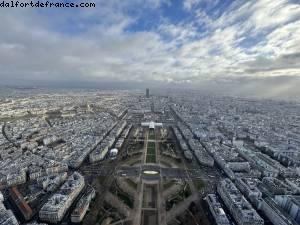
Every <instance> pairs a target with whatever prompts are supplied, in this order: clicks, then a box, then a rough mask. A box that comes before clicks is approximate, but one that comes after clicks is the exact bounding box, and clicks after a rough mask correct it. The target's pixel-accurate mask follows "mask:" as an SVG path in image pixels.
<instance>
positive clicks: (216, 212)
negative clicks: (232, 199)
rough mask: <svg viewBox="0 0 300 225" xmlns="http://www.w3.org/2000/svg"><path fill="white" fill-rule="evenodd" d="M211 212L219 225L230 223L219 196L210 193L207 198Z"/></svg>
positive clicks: (228, 224)
mask: <svg viewBox="0 0 300 225" xmlns="http://www.w3.org/2000/svg"><path fill="white" fill-rule="evenodd" d="M205 200H206V202H207V204H208V207H209V210H210V213H211V215H212V217H213V218H214V220H215V222H216V224H217V225H230V224H231V223H230V222H229V220H228V218H227V216H226V213H225V211H224V209H223V208H222V206H221V203H220V202H219V201H218V199H217V196H216V195H215V194H208V195H207V196H206V198H205Z"/></svg>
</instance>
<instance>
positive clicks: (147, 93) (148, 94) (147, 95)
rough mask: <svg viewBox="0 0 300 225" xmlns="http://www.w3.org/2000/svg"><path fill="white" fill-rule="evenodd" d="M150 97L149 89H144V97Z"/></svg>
mask: <svg viewBox="0 0 300 225" xmlns="http://www.w3.org/2000/svg"><path fill="white" fill-rule="evenodd" d="M149 97H150V91H149V88H147V89H146V98H149Z"/></svg>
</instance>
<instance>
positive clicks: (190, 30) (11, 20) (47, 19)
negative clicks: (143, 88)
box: [0, 0, 300, 85]
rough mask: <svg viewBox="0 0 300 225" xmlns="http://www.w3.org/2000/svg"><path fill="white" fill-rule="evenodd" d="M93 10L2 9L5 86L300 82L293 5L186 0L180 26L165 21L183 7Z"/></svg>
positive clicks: (154, 2) (0, 73)
mask: <svg viewBox="0 0 300 225" xmlns="http://www.w3.org/2000/svg"><path fill="white" fill-rule="evenodd" d="M228 2H229V1H228ZM96 4H97V8H95V9H78V10H77V9H47V10H46V9H45V10H36V9H0V21H1V23H0V31H1V33H0V79H1V80H2V81H3V82H8V81H9V82H11V83H14V82H15V81H20V82H21V81H22V82H24V81H26V82H27V83H28V82H29V83H30V82H32V83H34V82H37V81H43V82H51V81H56V82H59V81H62V82H63V81H64V82H68V81H72V82H79V83H80V82H82V81H99V82H101V81H103V80H105V81H112V82H117V81H118V82H119V81H124V82H125V81H126V82H167V83H176V84H191V82H192V83H197V84H199V83H201V82H206V81H209V80H211V81H214V80H219V81H220V80H221V78H222V79H223V80H229V81H231V80H238V79H239V77H245V76H246V77H254V78H258V77H259V78H261V77H282V76H299V75H300V68H299V61H300V60H299V59H300V58H299V52H300V44H299V43H300V33H299V32H300V5H299V4H296V3H293V2H291V1H287V0H272V1H270V0H255V1H246V2H245V1H242V0H238V1H233V2H232V3H230V4H225V3H224V2H223V1H217V0H185V1H184V2H183V3H182V4H180V5H179V6H180V7H179V8H180V9H181V10H182V11H179V14H178V18H173V17H174V16H175V14H176V13H174V14H172V15H171V16H170V15H169V14H168V13H166V12H170V11H169V7H173V6H174V5H172V4H176V1H170V0H132V1H118V0H111V1H104V0H97V1H96ZM177 4H178V3H177ZM180 9H179V10H180ZM153 15H155V16H153ZM149 21H150V22H151V23H152V24H154V25H153V26H151V27H147V26H142V24H143V23H145V22H149ZM133 25H134V27H135V28H132V27H133ZM287 85H291V83H287Z"/></svg>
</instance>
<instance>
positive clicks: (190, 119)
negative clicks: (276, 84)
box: [0, 89, 300, 225]
mask: <svg viewBox="0 0 300 225" xmlns="http://www.w3.org/2000/svg"><path fill="white" fill-rule="evenodd" d="M35 92H36V91H35ZM31 93H32V90H27V89H25V90H24V89H17V90H14V91H13V92H12V94H11V95H9V96H6V97H3V98H2V99H1V107H0V109H1V112H0V118H1V124H2V125H1V136H0V137H1V138H0V157H1V161H0V168H1V170H0V188H1V195H0V200H1V207H0V209H1V210H0V224H14V225H17V224H31V225H33V224H36V225H37V224H62V225H63V224H78V223H80V224H83V225H85V224H86V225H89V224H99V225H103V224H128V225H129V224H132V225H139V224H142V225H152V224H161V225H173V224H178V225H179V224H191V225H194V224H195V225H196V224H205V225H210V224H217V225H227V224H228V225H234V224H236V225H244V224H255V225H262V224H274V225H285V224H286V225H292V224H293V225H297V224H299V223H300V216H299V215H300V197H299V196H300V195H299V194H300V178H299V172H300V171H299V165H300V154H299V144H300V132H299V126H300V117H299V111H300V104H299V102H287V101H275V100H255V99H244V98H237V97H217V96H215V97H213V96H203V95H199V94H197V93H195V92H169V93H168V94H166V93H163V92H159V91H157V93H156V92H154V91H152V90H149V89H147V90H145V91H144V92H142V91H97V90H76V91H73V90H65V91H60V92H57V91H50V90H49V91H41V92H40V93H39V94H36V93H35V94H34V96H32V94H31Z"/></svg>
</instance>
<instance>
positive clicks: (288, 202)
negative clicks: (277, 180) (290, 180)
mask: <svg viewBox="0 0 300 225" xmlns="http://www.w3.org/2000/svg"><path fill="white" fill-rule="evenodd" d="M275 201H276V203H277V204H278V205H279V206H280V207H281V208H282V209H283V210H284V211H285V212H286V213H288V214H289V215H290V217H291V218H292V219H293V220H295V221H296V222H297V223H298V224H299V223H300V197H299V196H293V195H276V196H275Z"/></svg>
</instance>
